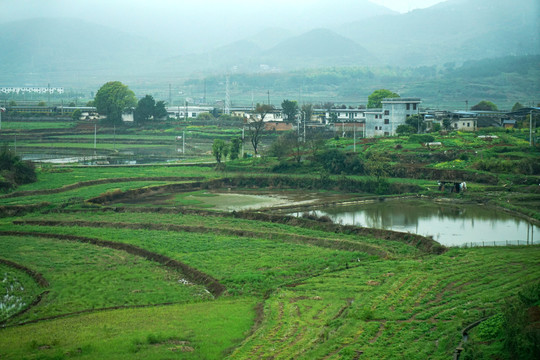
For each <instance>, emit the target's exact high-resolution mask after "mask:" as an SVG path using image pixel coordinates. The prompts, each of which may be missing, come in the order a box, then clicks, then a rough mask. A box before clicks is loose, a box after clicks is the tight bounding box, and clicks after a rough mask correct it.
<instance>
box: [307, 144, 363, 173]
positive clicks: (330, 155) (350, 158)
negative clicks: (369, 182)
mask: <svg viewBox="0 0 540 360" xmlns="http://www.w3.org/2000/svg"><path fill="white" fill-rule="evenodd" d="M315 162H317V163H319V164H320V165H321V166H322V167H323V169H324V170H326V171H328V172H329V173H330V174H364V172H365V168H364V162H363V161H362V160H361V159H360V157H359V156H358V155H357V154H351V153H348V154H347V153H344V152H343V151H340V150H337V149H330V150H326V151H324V152H322V153H320V154H318V155H317V156H315Z"/></svg>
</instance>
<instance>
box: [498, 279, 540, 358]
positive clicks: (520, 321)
mask: <svg viewBox="0 0 540 360" xmlns="http://www.w3.org/2000/svg"><path fill="white" fill-rule="evenodd" d="M539 305H540V282H537V283H535V284H532V285H529V286H526V287H525V288H524V289H523V290H522V291H521V292H519V294H518V296H517V297H514V298H512V299H509V300H507V302H506V304H505V308H504V312H503V316H504V322H503V327H502V329H503V339H504V349H505V350H506V351H507V352H508V354H509V355H510V357H511V358H512V359H524V360H528V359H531V360H532V359H538V355H539V354H540V328H538V326H535V325H534V323H533V319H532V317H533V316H532V314H533V313H535V312H537V311H538V306H539ZM534 308H535V309H536V311H530V309H534Z"/></svg>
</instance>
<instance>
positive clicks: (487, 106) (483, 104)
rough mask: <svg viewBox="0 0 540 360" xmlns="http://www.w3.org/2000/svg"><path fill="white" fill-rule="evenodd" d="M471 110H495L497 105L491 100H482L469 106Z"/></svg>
mask: <svg viewBox="0 0 540 360" xmlns="http://www.w3.org/2000/svg"><path fill="white" fill-rule="evenodd" d="M471 110H474V111H497V110H498V109H497V105H495V104H494V103H492V102H491V101H487V100H482V101H480V102H479V103H478V104H476V105H474V106H473V107H471Z"/></svg>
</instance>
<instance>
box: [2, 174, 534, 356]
mask: <svg viewBox="0 0 540 360" xmlns="http://www.w3.org/2000/svg"><path fill="white" fill-rule="evenodd" d="M134 174H137V175H134ZM197 174H202V175H201V176H204V177H215V176H219V175H221V174H219V173H214V172H213V171H212V170H210V169H202V170H198V169H194V168H182V169H180V168H171V169H169V168H158V167H156V168H149V169H145V168H142V169H129V168H128V169H124V168H106V169H74V170H73V171H71V172H68V173H64V174H62V173H42V174H40V179H42V180H44V181H43V182H39V183H37V184H34V185H29V186H27V187H24V188H22V187H21V188H20V190H30V189H38V188H55V187H59V186H62V185H66V184H71V183H74V182H77V181H84V180H90V179H97V178H108V177H110V178H113V177H118V176H122V177H124V176H129V177H132V176H198V175H197ZM112 185H115V186H114V187H113V189H114V188H120V187H121V186H124V185H123V184H122V185H119V184H112ZM143 185H144V184H143V183H140V184H135V183H130V184H128V186H133V187H137V186H143ZM107 190H110V189H108V188H106V187H105V188H103V189H102V188H99V187H91V188H88V189H84V191H83V192H82V193H80V194H79V196H80V197H82V198H86V197H89V196H93V194H95V193H99V192H100V191H107ZM67 195H68V196H67V197H66V194H65V193H60V194H55V195H50V197H49V198H50V201H51V202H52V203H54V204H58V205H60V204H62V203H63V202H65V201H67V200H69V198H70V196H73V195H72V194H67ZM6 200H7V199H6ZM11 200H13V201H14V203H25V202H27V203H30V202H35V201H36V199H25V198H20V199H11ZM59 218H61V219H67V220H73V221H77V220H80V219H84V220H85V221H108V222H111V223H114V222H126V223H129V222H134V223H141V222H142V223H164V224H168V223H172V224H193V225H195V224H197V225H200V226H203V227H205V228H207V229H209V232H208V233H185V232H169V231H156V230H130V229H114V228H94V227H43V226H29V225H25V226H14V225H11V224H10V222H9V221H10V220H12V219H2V222H1V225H0V228H1V229H2V230H20V231H36V232H49V233H58V234H76V235H81V236H90V237H96V238H100V239H104V240H112V241H118V242H127V243H131V244H134V245H137V246H141V247H144V248H146V249H148V250H151V251H155V252H158V253H162V254H165V255H168V256H170V257H172V258H175V259H178V260H180V261H183V262H186V263H188V264H190V265H192V266H194V267H196V268H198V269H199V270H201V271H204V272H207V273H209V274H210V275H212V276H214V277H216V278H218V279H219V280H220V281H222V282H223V283H225V284H226V285H227V287H228V288H229V290H230V294H234V295H236V296H235V297H233V298H231V299H223V300H218V301H217V302H216V301H214V302H210V303H203V304H193V305H192V304H190V305H174V306H172V307H154V308H148V309H130V310H118V311H111V312H106V313H97V314H90V315H79V316H76V317H70V318H66V319H58V320H53V321H48V322H46V323H38V324H33V325H26V326H23V327H15V328H10V329H3V330H0V332H1V335H2V336H0V349H6V350H0V355H6V356H7V357H8V358H12V357H13V358H20V357H22V356H28V357H29V358H38V357H40V356H45V357H51V356H55V355H58V356H59V357H60V358H61V357H70V356H74V354H75V355H77V356H81V357H83V358H84V357H86V358H96V357H101V358H137V357H140V358H152V357H156V358H163V357H165V356H167V355H170V354H171V351H175V350H174V349H176V350H178V351H180V352H181V351H182V347H183V346H190V347H193V348H194V350H195V351H193V352H191V351H187V352H182V356H184V357H186V358H220V357H223V350H224V349H226V348H230V347H231V346H232V345H233V344H238V342H239V341H240V339H241V338H245V336H246V335H247V333H246V331H247V329H248V328H249V326H250V325H251V324H253V319H254V312H253V311H252V309H253V304H254V302H255V301H256V300H254V299H253V298H252V296H253V295H255V296H256V297H257V299H258V301H263V294H267V295H269V297H268V299H267V300H265V301H264V315H265V316H264V320H263V323H262V325H261V326H260V327H259V328H258V330H256V331H255V333H254V334H253V335H252V336H250V337H248V338H246V339H245V340H244V342H243V343H242V345H241V346H240V347H239V348H237V349H236V350H234V353H233V354H232V356H231V357H232V358H235V359H236V358H249V359H251V358H263V357H266V356H268V355H270V354H271V355H273V356H275V357H276V358H306V359H310V358H329V359H331V358H335V359H337V358H344V359H347V358H350V359H352V358H356V357H357V356H359V355H360V354H365V355H366V357H368V356H367V355H369V357H370V358H374V357H377V358H388V359H392V358H396V357H397V358H399V357H406V358H418V356H419V354H420V357H422V358H428V357H429V358H433V359H445V358H448V357H449V356H450V355H451V354H452V352H453V348H454V347H455V346H457V344H458V343H459V340H460V339H459V330H460V329H461V328H462V327H463V326H464V325H466V324H468V323H470V322H473V321H475V320H477V319H478V318H479V317H481V316H483V315H484V313H486V314H489V313H492V312H496V311H497V309H498V307H499V306H500V304H501V302H502V301H503V299H504V298H505V297H507V296H510V295H512V294H513V293H515V292H516V291H517V290H518V289H519V288H520V287H521V286H523V285H524V284H526V283H527V282H528V281H530V280H533V279H536V278H538V277H539V276H540V272H539V271H540V270H539V269H540V266H538V265H540V263H539V260H538V259H539V258H540V256H539V255H540V254H539V250H540V248H539V247H528V248H496V249H489V248H484V249H454V250H451V251H450V252H448V253H446V254H444V255H441V256H422V257H418V256H415V255H417V253H416V252H415V251H412V250H411V251H409V250H407V249H406V248H405V247H397V248H396V247H392V246H394V245H392V246H389V247H388V251H389V252H392V253H395V254H396V255H399V256H397V257H396V258H394V259H393V260H379V259H376V258H374V257H370V256H366V255H365V254H362V253H351V252H344V251H337V250H332V249H321V248H318V247H314V246H307V245H301V244H291V243H287V242H281V241H275V240H272V239H267V238H263V239H260V238H250V237H242V238H239V237H234V236H225V235H216V234H213V233H212V232H211V229H212V228H227V227H229V228H231V229H237V228H242V229H259V230H260V231H267V232H271V231H273V232H276V233H287V232H292V233H295V234H305V235H309V236H314V237H323V238H324V237H332V238H346V239H352V238H353V237H349V236H347V235H337V234H327V233H324V232H320V231H313V230H306V229H301V228H294V227H287V226H284V225H278V224H267V223H261V222H255V221H247V220H240V219H228V218H218V217H215V218H214V217H202V218H201V217H198V216H195V215H182V216H179V215H170V214H131V213H127V214H112V213H102V214H100V213H94V212H91V213H81V214H69V215H67V214H66V215H58V214H54V213H50V214H47V215H43V214H31V215H28V219H59ZM104 219H106V220H104ZM32 239H33V240H32ZM27 240H31V241H36V239H35V238H27V237H25V238H24V240H23V241H27ZM354 240H356V241H367V242H370V243H372V244H376V245H378V246H381V247H383V248H384V247H385V246H386V244H385V242H384V241H379V240H375V239H359V238H357V239H354ZM39 241H41V239H40V240H39ZM47 241H48V242H51V243H54V241H52V240H47ZM8 243H9V242H8ZM66 244H67V243H64V242H63V243H62V247H63V245H66ZM80 245H84V244H73V243H70V244H69V245H68V247H71V246H80ZM2 246H8V245H2ZM10 246H11V245H10ZM13 246H15V245H13ZM17 246H18V245H17ZM48 246H49V245H48ZM85 246H90V245H85ZM400 246H401V245H400ZM14 249H15V250H13V251H11V250H10V254H13V255H12V256H13V257H15V258H17V257H18V258H17V260H19V261H21V262H28V264H31V263H30V262H29V261H30V259H29V258H27V259H25V258H24V251H23V250H24V249H23V250H21V249H18V248H17V247H15V248H14ZM85 251H87V250H85ZM88 251H89V253H93V252H96V253H98V254H103V252H102V251H103V249H93V250H90V249H88ZM111 251H112V250H111ZM402 255H405V256H402ZM411 255H412V256H411ZM28 256H30V255H28ZM63 258H65V259H66V261H64V260H63V259H62V257H59V258H58V259H59V260H58V261H60V263H59V264H58V268H61V266H63V265H64V263H65V264H66V266H75V265H76V264H75V265H74V264H72V262H73V261H76V259H77V257H76V256H73V255H72V254H71V255H70V254H68V253H66V254H64V255H63ZM357 260H360V261H357ZM98 263H100V262H98ZM70 264H71V265H70ZM79 265H80V266H85V264H84V262H83V263H82V264H79ZM119 266H120V267H121V265H119ZM115 267H116V266H115ZM47 270H48V271H49V275H48V276H50V277H52V278H55V277H56V276H59V275H58V274H54V272H55V271H54V270H53V269H52V268H49V269H47ZM129 276H130V275H129V274H126V273H125V272H124V273H122V271H121V269H120V268H119V278H120V279H121V281H128V280H129V279H130V277H129ZM55 281H56V280H55ZM96 286H97V287H101V285H100V284H98V285H96ZM61 288H62V289H65V290H64V291H66V293H71V294H73V297H74V298H75V299H78V300H77V301H83V300H84V299H85V298H88V296H86V295H84V294H83V293H81V294H80V296H79V294H78V292H77V291H74V290H73V288H70V286H69V284H67V285H65V286H62V287H61ZM113 293H114V292H113ZM83 295H84V296H83ZM114 298H115V297H114V296H111V298H106V299H104V300H103V301H104V302H106V303H109V302H110V300H111V299H113V300H114ZM120 298H121V297H120ZM98 301H101V300H99V299H98ZM113 302H114V301H113ZM150 302H151V301H149V300H148V299H146V300H141V303H150ZM216 307H220V309H219V311H218V310H216ZM171 309H173V310H171ZM37 310H39V309H38V308H36V311H37ZM224 314H232V315H231V317H227V316H226V315H224ZM176 315H178V316H179V317H176ZM149 316H151V317H152V319H155V321H154V322H150V323H149V322H148V321H147V319H148V317H149ZM222 318H225V320H224V321H225V322H226V324H229V325H230V326H227V327H225V328H226V329H227V330H231V331H232V332H234V334H232V333H231V334H228V333H227V331H224V330H223V329H224V327H223V326H222V325H220V319H222ZM81 323H82V324H86V325H87V326H86V328H85V329H81V328H80V326H81V325H80V324H81ZM233 323H234V324H239V327H240V328H241V329H238V331H236V330H234V331H233V330H232V328H233V327H234V326H232V324H233ZM65 328H73V329H77V331H79V332H80V333H81V334H82V335H81V337H77V335H76V334H77V331H75V332H71V333H69V334H66V332H65V330H64V329H65ZM46 329H53V331H46ZM27 330H29V331H27ZM22 333H25V334H35V335H34V336H33V335H23V334H22ZM202 334H209V335H208V336H209V337H208V338H206V339H202V338H203V337H204V336H203V335H202ZM213 334H215V335H213ZM32 336H33V337H32ZM108 337H112V339H111V340H107V339H108ZM15 338H17V339H18V338H20V339H21V340H20V341H18V342H17V341H16V342H14V341H13V339H15ZM222 338H223V341H221V340H219V339H222ZM225 338H226V339H225ZM3 339H6V340H3ZM186 339H187V340H186ZM201 339H202V340H201ZM2 341H4V343H2ZM181 341H189V344H190V345H186V344H183V343H182V344H181V343H180V342H181ZM152 343H158V344H160V345H152ZM8 344H9V345H8ZM191 344H195V345H191ZM79 349H80V350H79ZM183 350H186V349H183ZM2 351H5V352H4V353H2ZM68 353H69V355H66V354H68ZM177 354H178V353H177Z"/></svg>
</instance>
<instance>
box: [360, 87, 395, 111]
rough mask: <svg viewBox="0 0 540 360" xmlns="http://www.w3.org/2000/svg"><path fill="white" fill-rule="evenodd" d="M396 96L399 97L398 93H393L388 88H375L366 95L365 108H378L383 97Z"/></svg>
mask: <svg viewBox="0 0 540 360" xmlns="http://www.w3.org/2000/svg"><path fill="white" fill-rule="evenodd" d="M398 97H399V95H398V94H396V93H393V92H391V91H390V90H386V89H379V90H375V91H374V92H372V93H371V95H369V96H368V103H367V108H368V109H374V108H380V107H382V100H383V99H388V98H398Z"/></svg>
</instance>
